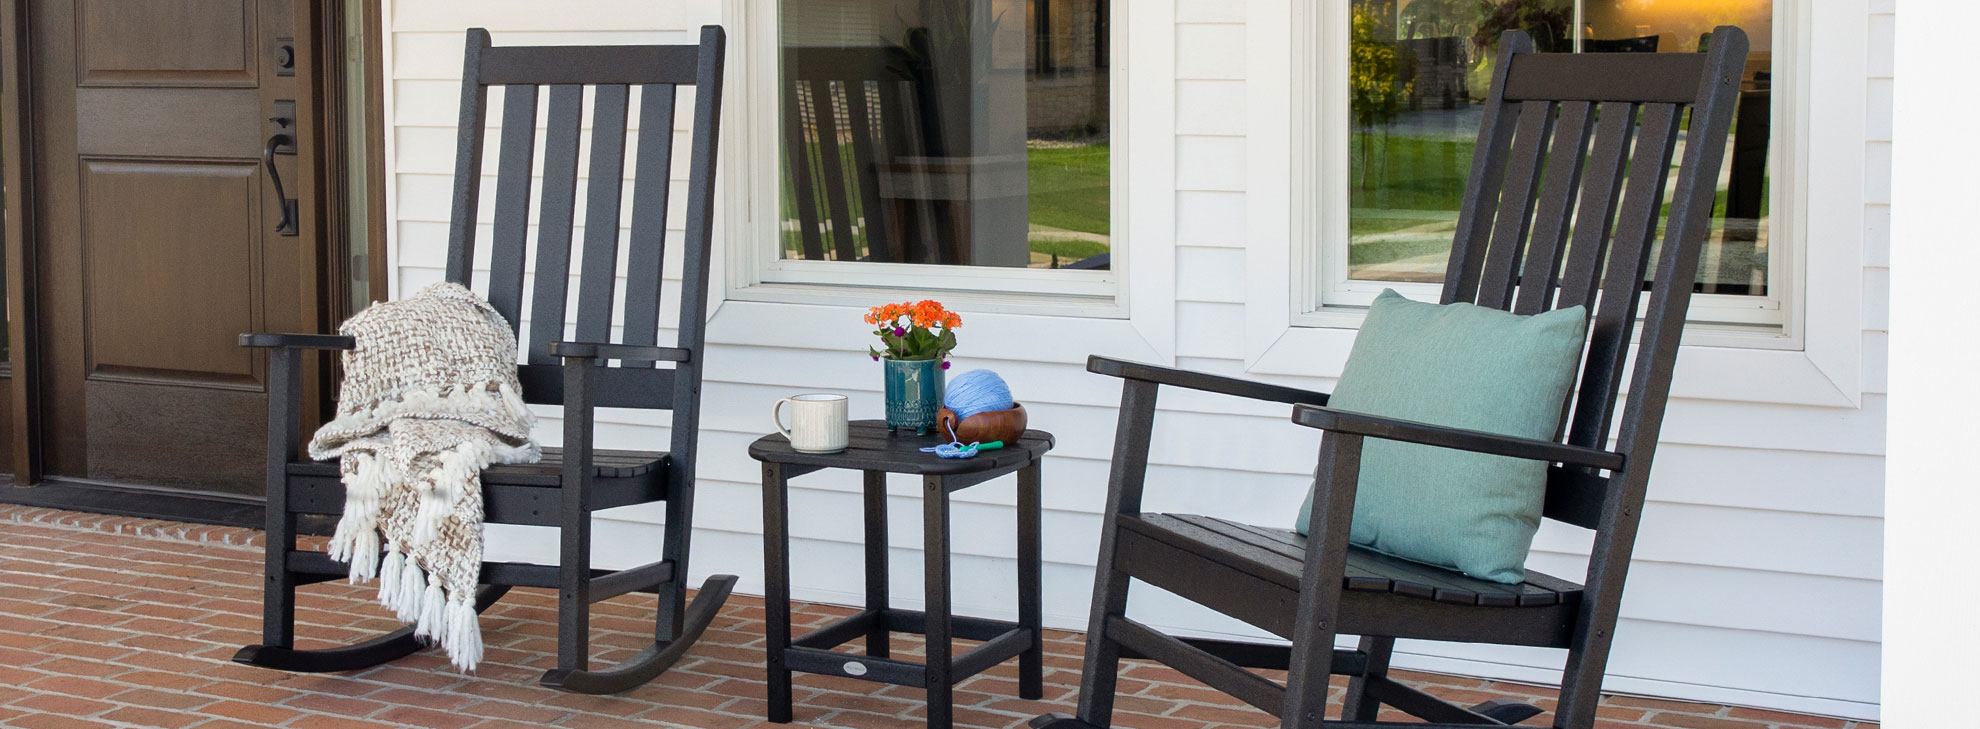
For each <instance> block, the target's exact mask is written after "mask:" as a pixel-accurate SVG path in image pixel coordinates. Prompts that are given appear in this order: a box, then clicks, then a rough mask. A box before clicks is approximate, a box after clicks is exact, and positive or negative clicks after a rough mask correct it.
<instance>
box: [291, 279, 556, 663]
mask: <svg viewBox="0 0 1980 729" xmlns="http://www.w3.org/2000/svg"><path fill="white" fill-rule="evenodd" d="M340 330H341V331H342V332H343V333H344V334H345V335H347V336H351V337H355V338H356V339H357V348H356V349H353V350H350V351H347V352H345V353H344V384H343V389H342V391H341V392H340V393H339V394H338V398H337V417H336V419H335V420H332V421H331V422H329V423H327V424H325V425H324V426H323V427H322V428H321V429H319V430H317V431H316V437H315V438H313V439H311V441H310V443H309V455H310V457H311V458H315V459H317V460H329V459H331V458H337V457H341V458H342V459H343V460H342V463H341V467H342V471H343V481H344V493H345V496H344V499H345V501H344V515H343V519H342V520H341V521H339V522H338V523H337V531H336V533H335V535H333V536H332V537H331V538H330V548H329V552H330V557H331V558H333V559H336V560H339V561H343V562H348V563H349V564H350V566H351V573H350V574H351V581H352V582H353V583H355V582H357V581H358V580H361V579H370V578H373V577H376V578H379V580H378V601H379V603H380V604H382V605H384V606H385V607H387V608H389V609H391V610H392V611H394V612H395V613H397V614H398V616H399V619H400V620H403V621H406V622H408V623H412V624H414V626H415V628H414V632H415V633H416V634H417V635H419V636H420V637H422V638H426V639H429V640H432V641H434V642H437V643H439V644H440V646H441V647H442V648H444V649H445V650H446V651H447V655H448V657H449V658H451V659H452V660H453V663H454V665H455V666H456V667H458V668H460V669H461V670H463V671H471V670H474V667H475V664H476V663H478V662H480V660H481V652H482V650H481V623H480V616H479V615H477V614H476V613H475V610H474V596H475V589H476V587H477V585H478V583H479V582H480V575H481V520H482V508H481V469H483V468H485V467H487V466H489V465H490V464H497V463H529V462H533V461H536V460H538V459H539V458H541V452H540V451H539V450H538V449H537V445H536V442H535V441H534V440H532V439H531V438H530V426H531V425H533V424H534V423H535V418H534V417H533V416H532V415H531V414H530V411H529V408H528V406H526V405H525V404H523V401H522V388H521V385H519V384H518V383H517V381H516V339H515V335H514V333H512V332H511V331H510V329H509V325H508V323H507V322H505V321H504V320H503V319H502V315H501V314H499V313H496V311H495V309H494V308H493V307H490V306H489V305H488V303H487V302H485V301H482V300H481V297H479V296H476V295H475V294H474V292H472V291H469V290H468V289H467V288H465V287H462V286H461V285H459V284H455V283H439V284H434V285H432V286H428V287H426V288H425V289H422V290H420V292H419V293H417V294H414V295H412V296H411V297H410V298H406V299H403V300H400V301H392V302H385V303H379V304H374V305H372V306H371V307H369V308H367V309H365V310H364V311H361V312H359V313H358V314H357V315H356V316H353V317H351V318H350V319H349V320H348V321H345V322H344V324H343V326H342V327H340ZM381 551H382V552H383V554H384V561H383V563H382V564H381V563H380V561H379V554H380V552H381Z"/></svg>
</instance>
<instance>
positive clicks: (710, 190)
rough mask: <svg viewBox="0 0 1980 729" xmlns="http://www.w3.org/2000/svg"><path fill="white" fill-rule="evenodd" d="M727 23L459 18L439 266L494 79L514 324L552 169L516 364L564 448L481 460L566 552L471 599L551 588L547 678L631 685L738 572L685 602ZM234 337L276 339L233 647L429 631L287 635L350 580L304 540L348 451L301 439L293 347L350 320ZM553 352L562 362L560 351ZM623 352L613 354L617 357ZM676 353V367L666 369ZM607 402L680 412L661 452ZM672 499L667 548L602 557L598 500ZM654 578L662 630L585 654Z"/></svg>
mask: <svg viewBox="0 0 1980 729" xmlns="http://www.w3.org/2000/svg"><path fill="white" fill-rule="evenodd" d="M723 43H724V36H723V32H722V29H721V28H719V27H715V26H708V27H705V28H703V29H702V31H701V43H700V44H699V45H698V46H692V45H688V46H590V47H579V46H560V47H520V46H517V47H492V46H491V45H490V41H489V36H488V32H487V31H485V30H481V29H479V28H477V29H473V30H469V31H468V34H467V64H466V66H467V67H466V70H465V76H464V77H463V81H462V88H461V123H460V144H459V148H458V152H457V157H456V160H455V169H454V201H453V223H452V226H451V236H450V241H449V243H448V249H447V274H446V275H447V280H449V281H454V282H458V283H460V284H463V285H470V286H471V285H472V284H471V280H472V278H473V276H472V273H473V266H472V264H473V261H474V257H475V256H474V253H475V225H476V211H477V210H478V209H479V205H478V204H477V200H478V198H479V195H480V187H481V162H482V137H483V133H482V132H483V125H484V119H483V117H484V114H483V107H484V106H485V104H486V101H487V96H488V94H487V90H488V87H489V86H503V87H506V91H505V93H504V102H503V110H502V124H501V128H502V134H501V147H500V159H499V162H498V168H497V170H496V175H497V176H496V179H495V198H496V199H495V225H494V233H493V250H492V256H491V257H490V258H491V263H490V275H489V279H488V280H489V286H488V290H487V292H486V293H487V298H488V301H489V303H490V304H492V305H493V306H494V307H495V309H496V310H497V311H500V312H501V314H502V316H503V317H504V318H506V319H507V320H508V321H509V322H510V326H511V327H516V326H518V324H519V323H520V322H521V320H522V319H521V313H522V311H521V309H522V298H523V259H524V256H525V254H526V244H525V240H526V237H527V234H528V228H529V225H530V215H529V205H530V185H531V184H532V183H533V182H534V178H533V175H535V174H540V175H541V176H542V180H543V191H542V196H541V197H542V201H541V209H540V211H539V213H538V217H537V221H536V222H537V224H538V228H539V230H540V231H541V233H540V239H539V241H538V245H537V252H536V271H537V275H536V276H535V279H534V280H535V286H534V292H533V293H534V298H533V301H534V302H535V303H534V306H533V309H532V311H531V312H530V326H529V331H528V332H527V333H519V336H518V337H517V339H518V341H519V342H521V344H522V346H523V348H524V350H525V351H526V352H527V355H528V356H527V360H526V363H525V364H522V365H520V367H519V371H518V376H519V379H520V380H521V382H522V387H523V399H524V400H525V401H527V402H530V403H536V404H561V405H563V406H564V447H563V448H562V449H561V450H560V449H545V451H544V457H543V460H542V462H540V463H535V464H527V465H514V466H493V467H490V468H488V469H486V470H484V471H483V472H482V483H483V492H484V493H483V495H484V498H485V504H486V507H485V511H486V520H487V521H488V522H489V523H502V524H530V525H538V526H554V527H557V528H558V529H559V533H560V534H561V547H562V549H561V554H560V562H559V564H558V565H556V566H541V565H533V564H523V563H495V562H490V563H486V564H484V565H483V566H482V571H481V580H482V583H483V587H482V588H481V592H480V594H479V596H478V597H479V599H478V600H477V602H476V608H477V610H485V609H487V607H488V606H489V605H491V604H493V603H494V602H495V601H496V600H498V599H500V598H501V596H502V595H503V594H504V593H505V592H507V591H508V589H509V587H511V586H528V587H547V588H556V589H557V590H558V591H559V593H558V603H557V606H558V610H557V666H556V667H555V668H553V669H550V670H549V671H548V672H547V673H545V674H544V675H543V679H542V683H543V684H544V685H546V686H553V687H559V688H564V689H567V690H571V691H577V692H581V693H594V694H597V693H612V692H617V691H624V690H626V689H630V688H633V687H635V686H638V685H640V684H643V683H645V682H646V681H649V680H651V679H652V678H653V677H654V676H657V675H659V674H660V673H661V672H663V671H665V670H667V668H668V667H670V666H672V665H673V664H674V662H675V661H676V660H678V659H679V658H680V657H681V656H682V654H684V653H686V652H687V649H688V648H689V647H690V646H692V645H693V644H694V642H695V640H696V639H698V638H699V637H700V636H701V633H702V631H703V630H704V629H706V628H707V627H708V623H709V622H710V621H711V620H712V619H713V618H714V617H715V613H716V611H717V610H718V609H720V607H721V605H722V602H723V601H724V600H726V599H727V598H728V594H729V591H730V589H732V588H733V587H734V585H735V581H736V578H735V577H734V576H732V575H716V576H714V577H711V578H709V579H708V581H707V582H706V583H705V584H704V585H702V587H701V590H700V592H699V594H697V596H696V597H695V600H694V604H693V605H686V604H685V603H686V594H687V591H686V580H687V577H688V541H689V536H690V534H691V533H692V517H693V515H694V472H695V441H696V438H697V436H698V435H699V433H700V428H699V423H700V417H699V416H700V401H701V366H702V355H703V350H702V344H703V319H704V314H705V313H706V302H707V300H708V297H707V291H708V264H709V247H710V243H711V240H712V231H711V228H710V224H711V222H712V218H713V207H714V192H715V148H716V133H717V130H718V128H719V126H720V116H721V99H722V50H723ZM635 85H636V86H638V87H639V89H640V104H639V110H638V114H639V116H638V120H639V131H638V134H639V139H638V142H639V145H638V151H637V153H636V157H637V158H636V160H635V169H634V180H633V195H632V211H631V220H632V231H631V233H632V234H631V239H630V240H631V242H630V246H631V248H630V250H629V251H628V252H627V260H628V263H627V266H626V273H625V278H626V291H625V292H624V301H625V304H624V311H623V312H622V316H623V321H624V326H625V335H624V341H623V342H620V343H608V339H609V337H610V336H611V329H612V319H613V311H612V309H613V306H612V305H613V299H614V291H613V288H614V286H615V284H616V276H617V270H616V268H617V263H618V258H619V255H618V245H619V200H620V190H621V187H622V185H623V178H624V166H625V162H626V160H625V151H626V149H625V146H626V128H627V117H628V115H629V108H628V107H629V106H630V104H629V97H630V95H631V94H630V90H631V88H632V87H633V86H635ZM684 85H685V86H693V87H695V90H696V93H695V104H694V109H693V114H694V132H693V143H692V144H693V147H692V150H691V152H690V155H691V157H690V160H689V163H688V174H689V180H688V186H687V194H688V202H687V206H686V208H687V223H686V229H687V232H686V236H685V238H684V244H685V249H684V250H683V252H682V256H681V260H682V267H681V281H680V285H679V286H677V287H675V288H676V289H677V290H678V299H677V300H678V302H679V312H680V320H679V330H678V336H677V341H676V344H675V346H672V347H666V346H657V345H656V338H657V336H658V330H659V328H660V314H661V309H662V306H661V289H662V261H663V260H665V256H664V246H665V244H666V237H667V226H666V222H667V221H666V217H667V197H668V184H669V177H670V175H669V172H670V167H671V157H672V154H673V136H674V117H675V90H676V89H677V88H678V87H680V86H684ZM543 86H548V87H549V93H548V94H547V96H548V104H549V131H548V133H547V136H546V138H545V142H544V150H543V159H544V162H543V165H542V168H541V169H540V170H535V169H532V161H533V158H534V156H535V154H534V152H535V150H533V149H532V148H533V147H534V146H535V144H536V139H535V133H536V109H537V103H538V97H539V96H540V95H541V94H539V93H538V90H539V87H543ZM585 86H591V87H593V88H594V89H595V90H594V92H593V97H594V100H593V107H594V112H593V119H592V120H591V125H590V127H591V129H592V133H591V168H590V175H589V182H588V188H587V189H588V192H589V196H590V197H589V203H588V205H587V207H586V215H585V220H584V226H583V229H584V240H583V245H584V248H583V257H582V263H581V264H579V265H580V268H581V270H580V271H579V281H578V297H577V308H578V310H577V317H576V318H577V331H576V336H575V338H574V341H572V340H567V339H566V337H565V329H564V321H565V316H564V314H565V311H564V310H565V302H566V298H567V291H566V288H567V286H568V282H569V278H568V276H566V275H565V272H568V271H570V269H571V267H572V266H571V258H572V255H571V253H572V251H571V245H572V241H571V237H572V230H573V223H574V222H575V221H574V219H573V218H574V215H573V210H574V208H575V206H576V185H577V172H578V149H579V139H580V136H581V135H582V128H583V125H582V124H581V123H580V122H581V120H582V116H583V110H584V99H585V93H584V88H585ZM241 344H242V345H244V346H249V347H261V348H267V349H269V350H270V353H269V358H270V362H269V373H270V375H269V392H270V394H271V397H270V398H269V413H268V430H269V451H268V507H267V508H268V535H267V560H268V561H267V566H266V572H267V585H266V592H265V594H264V597H263V612H262V643H261V644H260V645H253V646H248V647H246V648H243V649H241V651H240V653H239V654H238V655H236V656H235V657H234V660H236V661H238V662H241V663H248V664H253V665H259V666H267V667H270V668H279V669H283V670H290V671H344V670H352V669H357V668H363V667H366V666H371V665H375V664H378V663H383V662H385V661H390V660H393V659H396V658H399V657H402V656H405V655H407V654H410V653H412V652H413V651H415V650H418V649H419V648H420V647H421V644H420V641H419V640H418V639H417V638H415V637H414V635H413V630H412V628H411V627H407V628H404V629H401V630H398V631H396V632H393V633H390V634H388V635H384V636H381V637H378V638H375V639H373V640H370V641H367V642H363V643H359V644H356V645H351V646H345V647H339V648H329V649H321V650H304V649H298V648H296V647H295V590H296V588H297V587H298V586H301V585H307V584H313V583H317V582H324V581H328V580H333V579H338V578H340V577H342V576H344V574H345V566H344V565H342V564H340V563H337V562H333V561H331V560H330V559H329V557H328V556H327V555H325V554H323V553H321V552H314V551H300V550H297V549H296V548H295V546H296V545H295V525H296V516H297V515H298V514H335V513H337V512H338V511H339V509H340V508H341V507H342V504H343V501H344V496H343V484H342V483H341V482H340V481H339V479H338V467H337V464H336V463H317V462H311V461H308V460H306V459H300V458H299V457H298V445H299V440H298V435H299V433H298V430H299V427H300V426H299V423H298V408H299V403H300V402H301V390H300V388H299V381H298V373H299V371H300V365H301V362H300V359H299V352H300V351H301V350H305V349H317V350H335V349H350V348H351V347H353V346H354V345H355V343H354V342H353V341H352V339H351V338H349V337H341V336H328V335H295V334H245V335H242V336H241ZM559 360H561V363H560V361H559ZM610 360H618V361H619V362H620V364H619V365H618V366H607V363H608V361H610ZM659 362H667V363H671V364H672V367H671V369H669V368H659V367H656V366H655V363H659ZM598 407H628V408H648V409H666V410H672V411H673V422H672V426H673V427H672V437H673V443H672V448H671V449H670V450H668V451H666V452H643V451H606V450H600V449H596V448H593V447H592V431H593V427H594V423H593V418H592V415H593V412H594V409H595V408H598ZM654 501H665V502H666V503H667V508H666V531H665V535H664V537H663V538H662V540H661V544H660V545H659V546H660V549H659V550H658V551H659V555H660V557H661V559H660V561H657V562H653V563H651V564H647V565H643V566H640V567H634V568H632V569H627V570H620V571H605V570H595V569H592V568H591V512H593V511H597V510H600V509H609V508H614V507H619V506H627V505H631V504H642V503H649V502H654ZM635 591H644V592H656V593H658V595H659V606H658V609H657V615H656V618H655V625H654V641H653V644H652V645H651V646H649V647H648V648H647V649H646V650H644V651H642V652H640V653H639V654H638V655H637V656H635V657H633V658H632V659H630V660H627V661H626V662H624V663H622V664H619V665H617V666H614V667H611V668H607V669H603V670H592V669H591V667H590V663H589V657H588V650H587V648H588V646H587V643H588V640H587V638H588V633H589V621H590V615H589V612H590V606H591V603H593V602H597V601H599V600H604V599H608V598H611V597H614V596H618V595H622V594H625V593H628V592H635Z"/></svg>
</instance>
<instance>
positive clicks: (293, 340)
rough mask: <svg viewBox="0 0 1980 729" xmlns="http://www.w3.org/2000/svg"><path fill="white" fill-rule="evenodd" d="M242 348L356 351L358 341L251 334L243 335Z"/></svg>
mask: <svg viewBox="0 0 1980 729" xmlns="http://www.w3.org/2000/svg"><path fill="white" fill-rule="evenodd" d="M240 342H241V346H243V347H253V348H257V349H356V348H357V339H356V338H355V337H346V336H341V335H337V334H263V333H254V332H250V333H247V334H242V335H241V339H240Z"/></svg>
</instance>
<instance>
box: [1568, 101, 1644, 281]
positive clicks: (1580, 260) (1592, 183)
mask: <svg viewBox="0 0 1980 729" xmlns="http://www.w3.org/2000/svg"><path fill="white" fill-rule="evenodd" d="M1601 112H1602V119H1601V121H1600V122H1598V123H1597V124H1596V125H1595V147H1594V149H1592V150H1590V151H1589V153H1588V163H1587V164H1586V165H1584V168H1585V169H1584V171H1583V172H1582V175H1581V177H1582V186H1581V208H1580V212H1577V213H1575V219H1577V220H1582V221H1586V222H1585V223H1584V224H1582V225H1577V226H1574V236H1573V239H1572V242H1570V243H1569V244H1568V254H1567V264H1566V268H1565V269H1563V270H1562V272H1561V281H1560V286H1561V291H1560V296H1559V297H1557V298H1556V299H1555V303H1554V307H1555V308H1561V309H1565V308H1568V307H1573V306H1587V307H1590V308H1593V307H1594V305H1595V291H1596V289H1595V284H1596V282H1597V281H1600V280H1601V277H1602V260H1603V258H1604V257H1605V256H1606V255H1607V254H1608V252H1609V230H1610V221H1612V220H1615V219H1616V205H1617V204H1619V203H1620V202H1621V201H1622V183H1623V171H1624V170H1625V169H1626V168H1627V167H1628V166H1629V148H1630V144H1631V143H1632V141H1633V140H1634V139H1635V138H1636V105H1635V104H1630V103H1626V102H1615V101H1612V102H1609V103H1606V104H1603V105H1602V108H1601Z"/></svg>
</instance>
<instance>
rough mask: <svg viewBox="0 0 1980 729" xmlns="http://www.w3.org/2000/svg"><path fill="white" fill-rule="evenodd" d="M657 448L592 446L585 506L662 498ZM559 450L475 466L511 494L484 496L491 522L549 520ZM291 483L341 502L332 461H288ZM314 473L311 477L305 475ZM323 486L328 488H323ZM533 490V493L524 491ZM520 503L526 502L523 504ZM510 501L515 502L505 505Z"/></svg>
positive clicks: (662, 464)
mask: <svg viewBox="0 0 1980 729" xmlns="http://www.w3.org/2000/svg"><path fill="white" fill-rule="evenodd" d="M668 461H669V457H668V455H667V454H666V453H664V452H661V451H617V450H604V449H599V450H594V451H592V463H593V470H592V473H593V474H595V475H594V477H593V479H592V482H591V489H592V490H591V500H590V501H591V508H592V509H610V508H613V507H616V506H627V505H630V504H644V503H648V502H652V501H664V500H666V498H667V464H668ZM563 469H564V450H563V449H562V448H545V449H543V460H541V461H538V462H536V463H518V464H512V465H502V466H490V467H488V468H486V469H483V470H482V472H481V486H482V488H483V489H484V490H488V491H504V492H510V493H508V494H505V495H507V496H510V497H512V498H513V497H518V496H520V497H521V500H520V501H515V500H511V499H498V498H489V499H485V503H486V504H487V505H488V513H487V515H486V516H487V520H488V522H489V523H491V524H529V525H537V526H555V525H556V523H557V521H556V519H557V511H558V508H559V503H558V496H557V491H556V489H557V488H558V487H560V486H562V485H563V483H564V471H563ZM289 475H290V476H292V477H305V478H295V479H293V480H292V481H291V483H292V484H294V487H292V488H291V489H290V491H291V496H290V499H292V500H293V499H298V498H302V499H308V498H310V497H312V496H314V497H316V498H319V499H323V498H331V499H336V500H337V501H335V502H332V503H341V500H342V498H343V484H342V483H341V482H340V474H339V471H338V466H337V462H336V461H297V462H293V463H290V464H289ZM308 477H314V478H308ZM326 486H334V488H331V489H328V491H330V492H332V493H325V491H326V489H325V487H326ZM528 492H536V493H528ZM523 504H528V505H527V506H523ZM512 506H514V507H518V508H511V507H512Z"/></svg>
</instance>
